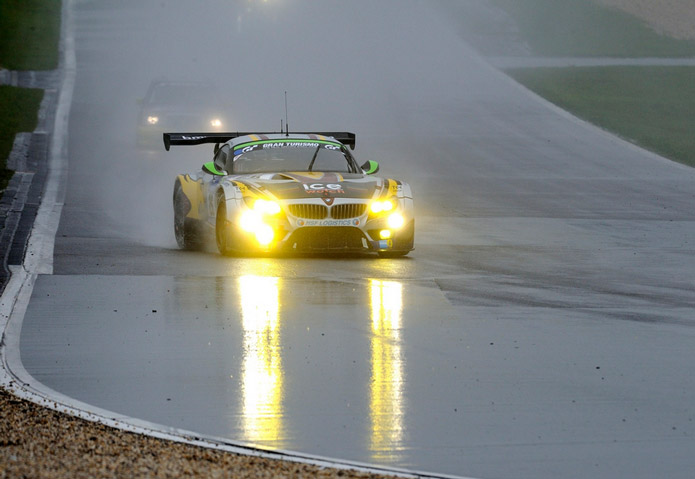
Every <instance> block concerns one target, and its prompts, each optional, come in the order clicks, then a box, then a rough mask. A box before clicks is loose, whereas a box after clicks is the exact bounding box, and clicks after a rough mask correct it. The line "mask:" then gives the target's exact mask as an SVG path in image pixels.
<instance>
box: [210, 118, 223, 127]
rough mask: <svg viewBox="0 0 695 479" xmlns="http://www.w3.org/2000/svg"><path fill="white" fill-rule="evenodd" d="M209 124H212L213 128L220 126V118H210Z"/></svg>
mask: <svg viewBox="0 0 695 479" xmlns="http://www.w3.org/2000/svg"><path fill="white" fill-rule="evenodd" d="M210 126H212V127H213V128H221V127H222V120H220V119H219V118H213V119H212V120H210Z"/></svg>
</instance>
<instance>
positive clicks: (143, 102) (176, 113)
mask: <svg viewBox="0 0 695 479" xmlns="http://www.w3.org/2000/svg"><path fill="white" fill-rule="evenodd" d="M220 97H221V95H220V93H219V92H218V91H217V88H216V87H215V86H214V85H213V84H212V83H209V82H203V81H171V80H162V79H158V80H154V81H152V82H151V83H150V85H149V87H148V88H147V93H146V95H145V97H144V98H142V99H140V100H138V105H139V106H140V108H139V112H138V118H137V145H138V147H140V148H149V149H151V148H154V147H160V148H161V143H160V142H161V141H162V133H164V132H165V131H172V130H178V131H191V130H196V131H199V130H207V131H215V132H222V131H226V130H227V129H228V128H229V127H230V125H228V124H227V122H228V120H227V119H226V118H225V116H224V115H223V114H222V111H224V110H225V108H224V105H220V100H219V99H220Z"/></svg>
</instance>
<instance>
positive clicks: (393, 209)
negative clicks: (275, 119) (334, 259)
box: [163, 132, 415, 257]
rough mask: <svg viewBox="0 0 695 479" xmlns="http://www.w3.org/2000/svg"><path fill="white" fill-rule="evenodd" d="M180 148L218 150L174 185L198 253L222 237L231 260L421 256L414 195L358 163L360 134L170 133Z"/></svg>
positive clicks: (184, 241)
mask: <svg viewBox="0 0 695 479" xmlns="http://www.w3.org/2000/svg"><path fill="white" fill-rule="evenodd" d="M163 139H164V145H165V148H166V149H167V150H169V148H170V147H171V146H172V145H201V144H205V143H212V144H215V147H214V154H213V157H212V158H211V160H212V161H207V162H204V164H203V166H202V168H201V170H199V171H197V172H195V173H188V174H180V175H178V176H177V178H176V181H175V184H174V192H173V203H174V235H175V237H176V241H177V243H178V245H179V247H181V248H183V249H187V250H198V249H203V248H204V247H205V243H206V238H210V239H212V237H213V236H214V238H215V242H216V244H217V248H218V250H219V251H220V253H222V254H224V255H236V254H258V253H300V254H306V253H366V252H374V253H377V254H379V255H380V256H387V257H395V256H404V255H406V254H408V253H409V252H410V251H411V250H412V249H413V247H414V238H415V219H414V213H413V198H412V193H411V190H410V186H409V185H408V184H407V183H404V182H402V181H399V180H395V179H388V178H380V177H377V176H373V175H374V173H376V172H377V171H378V170H379V164H378V163H377V162H375V161H367V162H365V163H364V164H362V165H360V164H358V162H357V160H356V159H355V157H354V156H353V155H352V153H351V151H350V150H351V149H353V148H354V147H355V135H354V134H352V133H349V132H323V133H164V136H163Z"/></svg>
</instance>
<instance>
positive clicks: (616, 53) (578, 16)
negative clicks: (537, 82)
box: [492, 0, 695, 58]
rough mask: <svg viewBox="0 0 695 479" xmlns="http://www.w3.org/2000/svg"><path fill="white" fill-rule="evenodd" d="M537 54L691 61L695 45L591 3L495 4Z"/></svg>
mask: <svg viewBox="0 0 695 479" xmlns="http://www.w3.org/2000/svg"><path fill="white" fill-rule="evenodd" d="M492 2H493V3H494V4H495V5H497V6H498V7H500V8H502V9H503V10H504V11H506V12H507V13H508V14H509V15H510V16H511V17H512V18H513V19H514V21H515V23H516V24H517V27H518V28H519V30H520V33H521V35H522V36H523V38H524V40H525V41H526V42H527V43H528V44H529V46H530V47H531V48H532V50H533V51H534V53H535V54H536V55H541V56H559V57H566V56H568V57H586V56H595V57H629V58H634V57H691V56H695V41H692V40H677V39H674V38H671V37H668V36H666V35H661V34H659V33H657V32H655V31H654V30H653V29H651V28H650V27H649V26H648V25H646V24H645V23H644V22H643V21H642V20H641V19H639V18H637V17H634V16H632V15H629V14H627V13H624V12H622V11H620V10H617V9H611V8H606V7H604V6H601V5H598V4H596V3H594V2H592V1H591V0H523V1H522V0H492Z"/></svg>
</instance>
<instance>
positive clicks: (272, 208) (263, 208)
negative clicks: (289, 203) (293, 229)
mask: <svg viewBox="0 0 695 479" xmlns="http://www.w3.org/2000/svg"><path fill="white" fill-rule="evenodd" d="M253 210H254V211H256V212H258V213H260V214H262V215H271V216H273V215H276V214H278V213H280V211H282V208H280V205H279V204H277V203H276V202H274V201H269V200H263V199H258V200H256V202H255V203H254V204H253Z"/></svg>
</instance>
